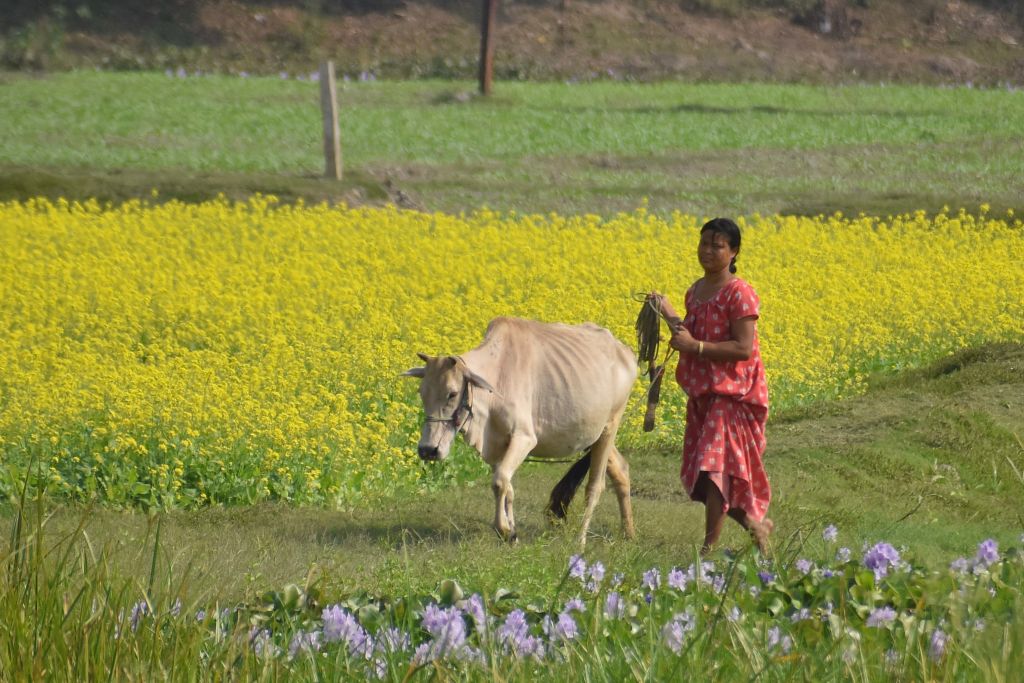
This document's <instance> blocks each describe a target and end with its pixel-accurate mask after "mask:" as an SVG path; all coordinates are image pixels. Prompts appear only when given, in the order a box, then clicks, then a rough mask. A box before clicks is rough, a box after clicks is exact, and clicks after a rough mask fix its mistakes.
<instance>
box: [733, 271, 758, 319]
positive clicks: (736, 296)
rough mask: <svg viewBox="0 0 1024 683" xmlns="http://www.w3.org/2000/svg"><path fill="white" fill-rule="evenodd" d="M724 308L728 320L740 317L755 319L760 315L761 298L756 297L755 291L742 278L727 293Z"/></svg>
mask: <svg viewBox="0 0 1024 683" xmlns="http://www.w3.org/2000/svg"><path fill="white" fill-rule="evenodd" d="M726 308H727V313H728V316H729V320H730V321H733V320H739V319H740V318H754V319H755V320H756V319H757V318H759V317H761V300H760V299H759V298H758V296H757V292H755V291H754V288H753V287H751V286H750V285H749V284H748V283H747V282H744V281H742V280H741V281H740V282H739V283H738V284H737V286H736V287H734V288H733V291H732V292H731V293H730V294H729V300H728V302H727V306H726Z"/></svg>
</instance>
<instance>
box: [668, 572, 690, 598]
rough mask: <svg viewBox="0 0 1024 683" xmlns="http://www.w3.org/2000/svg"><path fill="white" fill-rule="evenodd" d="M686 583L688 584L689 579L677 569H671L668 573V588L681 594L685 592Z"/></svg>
mask: <svg viewBox="0 0 1024 683" xmlns="http://www.w3.org/2000/svg"><path fill="white" fill-rule="evenodd" d="M687 583H689V578H687V576H686V574H684V573H683V571H682V570H681V569H679V568H678V567H673V568H672V571H670V572H669V573H668V586H669V588H675V589H676V590H677V591H679V592H680V593H683V592H685V591H686V584H687Z"/></svg>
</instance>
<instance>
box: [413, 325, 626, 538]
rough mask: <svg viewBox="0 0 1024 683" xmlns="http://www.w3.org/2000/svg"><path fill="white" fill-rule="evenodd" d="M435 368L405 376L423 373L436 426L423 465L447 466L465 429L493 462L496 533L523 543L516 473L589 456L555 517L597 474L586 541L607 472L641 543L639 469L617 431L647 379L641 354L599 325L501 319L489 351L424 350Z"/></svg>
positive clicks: (554, 506) (428, 425) (490, 329)
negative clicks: (633, 497) (634, 498)
mask: <svg viewBox="0 0 1024 683" xmlns="http://www.w3.org/2000/svg"><path fill="white" fill-rule="evenodd" d="M418 355H419V357H420V358H421V359H423V361H424V362H425V363H426V365H425V366H423V367H416V368H413V369H411V370H408V371H406V372H405V373H403V374H404V375H405V376H409V377H419V378H421V380H422V381H421V382H420V397H421V398H422V399H423V408H424V411H425V413H426V420H425V421H424V423H423V431H422V434H421V436H420V442H419V456H420V458H422V459H423V460H442V459H444V458H445V457H446V456H447V455H448V451H449V449H450V448H451V445H452V441H453V440H454V439H455V434H456V433H457V432H462V434H463V436H464V438H465V440H466V441H467V442H468V443H469V444H470V445H471V446H472V447H473V448H475V449H476V450H477V451H478V452H479V453H480V455H481V456H482V457H483V460H484V462H486V463H487V464H488V465H490V466H491V471H492V473H493V478H492V488H493V490H494V500H495V514H494V528H495V530H496V531H497V532H498V533H499V534H500V535H501V536H502V538H504V539H506V540H510V541H514V540H516V524H515V515H514V513H513V510H512V502H513V499H514V492H513V489H512V475H513V474H514V473H515V471H516V469H517V468H518V467H519V466H520V465H521V464H522V463H523V461H524V460H526V458H527V456H531V457H533V458H563V457H566V456H568V455H571V454H573V453H577V452H580V451H585V452H586V453H585V455H584V456H583V457H582V458H581V459H580V460H579V461H578V462H577V463H576V464H575V465H574V466H573V467H572V469H571V470H570V471H569V473H568V474H566V476H565V477H564V478H563V479H562V481H560V482H559V483H558V485H557V486H556V487H555V490H554V491H552V493H551V502H550V512H551V513H552V514H553V515H554V516H556V517H563V516H564V515H565V509H566V506H568V504H569V501H570V500H572V496H573V494H574V493H575V491H576V489H577V488H578V487H579V484H580V482H581V481H582V479H583V476H584V475H585V474H586V472H587V470H588V469H589V470H590V477H589V479H588V481H587V503H586V505H587V507H586V511H585V512H584V514H583V528H582V529H581V530H580V535H579V543H580V545H581V546H582V545H584V544H585V543H586V534H587V528H588V527H589V525H590V519H591V517H592V516H593V513H594V508H595V507H596V505H597V501H598V498H599V497H600V495H601V491H602V490H603V489H604V484H605V482H604V476H605V471H606V470H607V472H608V475H609V476H610V477H611V480H612V484H613V486H614V487H615V493H616V495H617V496H618V499H619V512H620V513H621V516H622V528H623V532H624V533H625V534H626V536H627V537H632V536H633V534H634V530H633V511H632V506H631V504H630V499H629V466H628V465H627V464H626V461H625V459H624V458H623V457H622V455H621V454H620V453H619V451H618V449H617V448H616V447H615V434H616V432H617V431H618V429H619V422H620V421H621V420H622V414H623V412H624V411H625V409H626V403H627V401H628V399H629V395H630V390H631V389H632V386H633V382H635V381H636V377H637V362H636V356H635V355H634V354H633V351H632V350H631V349H630V348H629V347H627V346H626V345H625V344H622V343H621V342H619V341H618V340H617V339H615V337H613V336H612V334H611V332H609V331H608V330H606V329H604V328H602V327H598V326H597V325H594V324H593V323H585V324H583V325H575V326H569V325H563V324H560V323H541V322H536V321H532V320H522V319H518V318H496V319H494V320H492V321H491V323H490V325H488V326H487V334H486V335H485V337H484V341H483V343H482V344H480V346H478V347H476V348H475V349H473V350H471V351H468V352H466V353H464V354H462V355H461V356H441V357H432V356H427V355H425V354H422V353H421V354H418Z"/></svg>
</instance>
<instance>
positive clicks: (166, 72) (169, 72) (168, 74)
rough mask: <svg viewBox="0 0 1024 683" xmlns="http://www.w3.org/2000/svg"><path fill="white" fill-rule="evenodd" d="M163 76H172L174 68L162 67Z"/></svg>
mask: <svg viewBox="0 0 1024 683" xmlns="http://www.w3.org/2000/svg"><path fill="white" fill-rule="evenodd" d="M164 76H167V77H168V78H174V69H164Z"/></svg>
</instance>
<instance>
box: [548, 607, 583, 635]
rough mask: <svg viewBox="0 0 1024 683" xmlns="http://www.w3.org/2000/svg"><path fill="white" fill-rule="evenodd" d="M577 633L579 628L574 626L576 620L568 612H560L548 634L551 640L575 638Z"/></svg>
mask: <svg viewBox="0 0 1024 683" xmlns="http://www.w3.org/2000/svg"><path fill="white" fill-rule="evenodd" d="M579 634H580V630H579V627H578V626H576V620H575V619H573V618H572V615H571V614H569V613H568V612H562V613H561V614H559V615H558V621H556V622H555V623H554V626H553V628H552V632H551V633H550V634H549V636H550V638H551V640H558V641H565V640H575V639H576V637H577V636H579Z"/></svg>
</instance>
